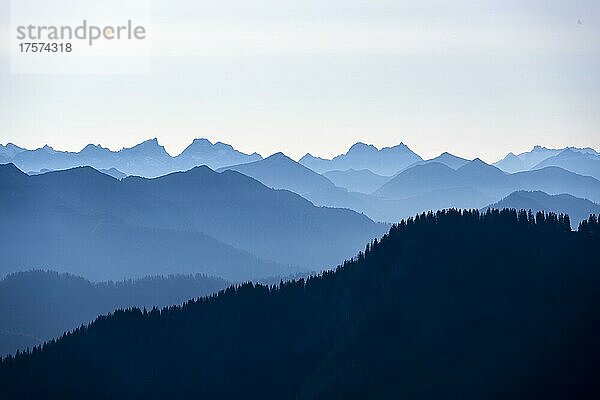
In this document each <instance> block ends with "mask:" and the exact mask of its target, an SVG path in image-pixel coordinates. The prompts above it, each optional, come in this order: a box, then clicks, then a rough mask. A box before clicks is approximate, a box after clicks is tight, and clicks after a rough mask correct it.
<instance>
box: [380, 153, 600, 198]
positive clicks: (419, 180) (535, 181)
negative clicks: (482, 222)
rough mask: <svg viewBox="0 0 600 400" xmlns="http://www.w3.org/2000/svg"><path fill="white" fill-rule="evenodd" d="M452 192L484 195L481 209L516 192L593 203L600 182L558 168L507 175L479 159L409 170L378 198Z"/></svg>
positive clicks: (389, 185)
mask: <svg viewBox="0 0 600 400" xmlns="http://www.w3.org/2000/svg"><path fill="white" fill-rule="evenodd" d="M451 188H470V189H473V190H475V191H477V192H479V193H481V194H482V195H483V197H481V198H480V199H478V202H479V204H480V205H479V206H478V208H480V207H483V206H485V205H487V204H489V198H490V197H492V198H496V199H500V198H502V197H505V196H507V195H508V194H510V193H511V192H514V191H517V190H541V191H544V192H546V193H549V194H561V193H569V194H572V195H574V196H576V197H581V198H586V199H589V200H591V201H600V181H598V180H597V179H595V178H592V177H587V176H581V175H578V174H576V173H573V172H570V171H566V170H564V169H561V168H558V167H546V168H542V169H539V170H532V171H523V172H517V173H514V174H508V173H505V172H503V171H501V170H500V169H498V168H496V167H494V166H492V165H488V164H486V163H484V162H483V161H481V160H479V159H475V160H473V161H470V162H469V163H467V164H465V165H464V166H462V167H460V168H458V169H457V170H453V169H452V168H450V167H447V166H445V165H443V164H440V163H430V164H424V165H418V166H415V167H413V168H409V169H407V170H405V171H403V172H401V173H400V174H398V175H397V176H395V177H394V178H393V179H391V180H390V181H389V182H387V183H386V184H385V185H383V186H382V187H381V188H380V189H378V190H377V191H376V192H375V195H377V196H380V197H383V198H388V199H406V198H410V197H413V196H418V195H423V194H426V193H428V192H432V191H434V190H445V189H451ZM486 197H487V200H486ZM485 201H488V202H487V203H486V202H485Z"/></svg>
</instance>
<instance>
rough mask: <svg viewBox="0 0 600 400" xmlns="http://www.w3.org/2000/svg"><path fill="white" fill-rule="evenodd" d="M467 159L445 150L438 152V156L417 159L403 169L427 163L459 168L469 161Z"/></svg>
mask: <svg viewBox="0 0 600 400" xmlns="http://www.w3.org/2000/svg"><path fill="white" fill-rule="evenodd" d="M469 161H470V160H467V159H466V158H462V157H458V156H455V155H454V154H450V153H448V152H447V151H445V152H443V153H442V154H440V155H439V156H437V157H435V158H432V159H430V160H422V161H417V162H415V163H414V164H411V165H409V166H408V167H406V168H405V169H408V168H411V167H414V166H417V165H423V164H428V163H440V164H444V165H446V166H447V167H450V168H452V169H459V168H460V167H462V166H463V165H466V164H467V163H469Z"/></svg>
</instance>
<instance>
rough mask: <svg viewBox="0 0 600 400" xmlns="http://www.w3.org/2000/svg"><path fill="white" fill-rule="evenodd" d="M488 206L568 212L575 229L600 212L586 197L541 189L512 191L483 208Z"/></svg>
mask: <svg viewBox="0 0 600 400" xmlns="http://www.w3.org/2000/svg"><path fill="white" fill-rule="evenodd" d="M489 208H492V209H494V208H495V209H502V208H514V209H516V210H531V211H532V212H533V213H534V214H535V213H536V212H537V211H545V212H553V213H556V214H568V215H569V217H570V220H571V227H572V228H573V229H577V226H578V225H579V223H580V222H581V221H583V220H584V219H588V217H589V216H590V215H591V214H600V204H596V203H593V202H591V201H589V200H587V199H580V198H578V197H575V196H571V195H570V194H556V195H549V194H547V193H544V192H541V191H535V192H528V191H524V190H520V191H517V192H513V193H511V194H509V195H508V196H506V197H505V198H503V199H502V200H500V201H498V202H496V203H493V204H490V205H489V206H487V207H484V208H483V210H486V209H489Z"/></svg>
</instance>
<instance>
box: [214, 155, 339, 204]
mask: <svg viewBox="0 0 600 400" xmlns="http://www.w3.org/2000/svg"><path fill="white" fill-rule="evenodd" d="M225 170H232V171H237V172H240V173H242V174H244V175H247V176H249V177H252V178H254V179H256V180H257V181H260V182H262V183H263V184H264V185H266V186H268V187H271V188H274V189H286V190H291V191H292V192H295V193H298V194H301V195H302V194H306V193H310V192H314V191H317V190H322V189H329V188H333V187H334V185H333V183H332V182H331V181H330V180H329V179H327V178H326V177H325V176H323V175H320V174H318V173H316V172H314V171H313V170H311V169H309V168H307V167H305V166H303V165H301V164H299V163H297V162H296V161H294V160H292V159H291V158H289V157H288V156H286V155H285V154H283V153H276V154H273V155H272V156H270V157H267V158H265V159H264V160H260V161H254V162H251V163H247V164H241V165H233V166H230V167H224V168H221V169H218V170H217V171H218V172H222V171H225Z"/></svg>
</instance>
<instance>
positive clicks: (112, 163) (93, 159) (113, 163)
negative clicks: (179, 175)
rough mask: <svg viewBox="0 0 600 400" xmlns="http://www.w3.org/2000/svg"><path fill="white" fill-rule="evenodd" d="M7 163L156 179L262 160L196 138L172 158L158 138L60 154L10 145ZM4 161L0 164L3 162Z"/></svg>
mask: <svg viewBox="0 0 600 400" xmlns="http://www.w3.org/2000/svg"><path fill="white" fill-rule="evenodd" d="M0 157H3V160H4V162H12V163H14V164H15V165H16V166H17V167H19V168H20V169H21V170H23V171H34V172H37V171H41V170H44V169H46V170H63V169H69V168H73V167H79V166H91V167H94V168H96V169H99V170H101V169H102V170H110V169H111V168H115V169H117V170H119V171H122V172H123V173H125V174H127V175H138V176H145V177H156V176H160V175H165V174H168V173H170V172H175V171H186V170H189V169H191V168H194V167H196V166H200V165H206V166H209V167H211V168H213V169H215V168H220V167H223V166H226V165H233V164H241V163H245V162H252V161H256V160H260V159H261V158H262V157H261V156H260V155H259V154H256V153H253V154H244V153H242V152H240V151H237V150H235V149H234V148H233V147H232V146H230V145H228V144H224V143H221V142H217V143H214V144H213V143H211V142H210V141H208V140H207V139H195V140H194V141H193V142H192V143H191V144H190V145H189V146H188V147H187V148H186V149H185V150H184V151H183V152H182V153H181V154H179V155H178V156H176V157H171V156H170V155H169V153H167V151H166V150H165V149H164V147H163V146H161V145H159V144H158V140H157V139H151V140H147V141H145V142H142V143H140V144H138V145H136V146H134V147H131V148H125V149H122V150H119V151H111V150H110V149H107V148H104V147H102V146H100V145H93V144H89V145H87V146H86V147H85V148H83V150H81V151H79V152H68V151H57V150H54V149H53V148H52V147H50V146H47V145H46V146H44V147H42V148H39V149H36V150H26V149H23V148H20V147H18V146H15V145H13V144H11V143H9V144H8V145H6V146H2V147H0ZM0 162H1V161H0Z"/></svg>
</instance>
